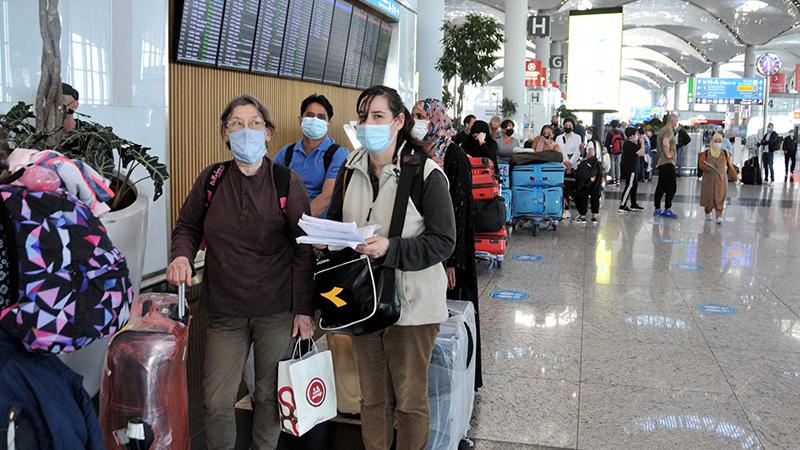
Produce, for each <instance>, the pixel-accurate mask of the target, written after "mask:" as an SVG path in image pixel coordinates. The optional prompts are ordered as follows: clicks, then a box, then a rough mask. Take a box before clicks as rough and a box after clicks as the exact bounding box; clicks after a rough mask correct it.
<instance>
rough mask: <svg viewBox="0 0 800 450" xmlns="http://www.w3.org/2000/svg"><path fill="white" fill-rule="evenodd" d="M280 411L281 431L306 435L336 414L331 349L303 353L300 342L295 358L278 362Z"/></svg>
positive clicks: (293, 356)
mask: <svg viewBox="0 0 800 450" xmlns="http://www.w3.org/2000/svg"><path fill="white" fill-rule="evenodd" d="M278 414H279V415H280V421H281V430H283V431H284V432H286V433H289V434H291V435H294V436H302V435H303V434H305V433H306V432H307V431H308V430H310V429H312V428H314V426H315V425H317V424H320V423H322V422H325V421H328V420H330V419H333V418H334V417H336V383H335V382H334V378H333V359H332V358H331V352H330V350H326V351H323V352H320V351H318V350H317V346H316V344H313V343H312V347H311V351H310V352H308V353H306V354H305V355H303V356H300V341H299V340H298V341H297V345H295V348H294V352H293V353H292V359H289V360H287V361H281V362H279V363H278Z"/></svg>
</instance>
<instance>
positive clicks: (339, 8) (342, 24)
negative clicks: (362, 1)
mask: <svg viewBox="0 0 800 450" xmlns="http://www.w3.org/2000/svg"><path fill="white" fill-rule="evenodd" d="M352 15H353V5H351V4H350V3H347V2H342V1H337V2H336V7H334V8H333V24H332V25H331V35H330V40H329V42H328V56H327V58H325V75H324V77H323V80H322V81H324V82H325V83H332V84H342V72H343V71H344V58H345V54H346V53H347V37H348V36H349V35H350V18H351V17H352Z"/></svg>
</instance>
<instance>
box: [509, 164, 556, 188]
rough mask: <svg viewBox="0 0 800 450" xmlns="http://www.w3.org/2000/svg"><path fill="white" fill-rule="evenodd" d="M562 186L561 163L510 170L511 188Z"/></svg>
mask: <svg viewBox="0 0 800 450" xmlns="http://www.w3.org/2000/svg"><path fill="white" fill-rule="evenodd" d="M562 184H564V165H563V164H561V163H556V162H552V163H544V164H526V165H524V166H515V167H514V168H513V169H512V170H511V186H513V187H526V188H530V187H534V186H561V185H562Z"/></svg>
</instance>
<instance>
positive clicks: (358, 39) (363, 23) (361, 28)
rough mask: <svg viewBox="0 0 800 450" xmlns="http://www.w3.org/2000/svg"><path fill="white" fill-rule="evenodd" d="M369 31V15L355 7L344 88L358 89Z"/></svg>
mask: <svg viewBox="0 0 800 450" xmlns="http://www.w3.org/2000/svg"><path fill="white" fill-rule="evenodd" d="M366 30H367V13H366V12H364V10H362V9H359V8H356V7H353V18H352V20H351V21H350V35H349V36H348V38H347V53H346V55H345V58H344V71H343V73H342V86H344V87H353V88H354V87H358V74H359V68H360V66H361V52H362V51H363V49H364V34H365V33H366Z"/></svg>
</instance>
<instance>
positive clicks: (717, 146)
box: [711, 142, 722, 150]
mask: <svg viewBox="0 0 800 450" xmlns="http://www.w3.org/2000/svg"><path fill="white" fill-rule="evenodd" d="M711 147H713V148H714V150H719V149H721V148H722V142H712V143H711Z"/></svg>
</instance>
